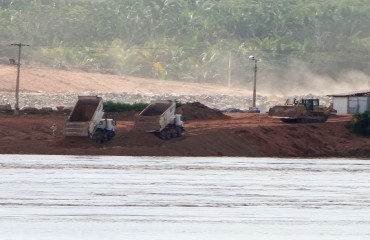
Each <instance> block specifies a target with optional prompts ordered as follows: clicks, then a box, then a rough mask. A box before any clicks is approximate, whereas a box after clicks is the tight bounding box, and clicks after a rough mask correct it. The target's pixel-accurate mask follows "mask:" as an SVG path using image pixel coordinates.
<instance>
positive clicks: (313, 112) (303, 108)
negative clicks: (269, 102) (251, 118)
mask: <svg viewBox="0 0 370 240" xmlns="http://www.w3.org/2000/svg"><path fill="white" fill-rule="evenodd" d="M319 103H320V102H319V99H301V100H300V101H298V100H296V99H294V101H293V103H292V104H291V103H289V100H287V101H286V102H285V104H284V105H276V106H274V107H272V108H270V110H269V111H268V116H269V117H271V118H278V119H280V120H281V121H282V122H286V123H301V122H302V123H310V122H326V120H328V117H329V116H330V115H332V114H335V113H336V111H335V110H334V109H333V107H332V105H331V106H329V107H325V106H322V105H320V104H319Z"/></svg>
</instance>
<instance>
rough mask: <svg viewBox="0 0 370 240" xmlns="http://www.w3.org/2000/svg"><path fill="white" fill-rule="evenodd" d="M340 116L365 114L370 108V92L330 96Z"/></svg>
mask: <svg viewBox="0 0 370 240" xmlns="http://www.w3.org/2000/svg"><path fill="white" fill-rule="evenodd" d="M328 96H329V97H332V98H333V107H334V109H336V110H337V114H338V115H345V114H356V113H363V112H365V111H366V110H368V109H369V107H370V90H366V91H358V92H350V93H340V94H331V95H328Z"/></svg>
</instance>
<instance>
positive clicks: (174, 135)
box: [170, 128, 178, 138]
mask: <svg viewBox="0 0 370 240" xmlns="http://www.w3.org/2000/svg"><path fill="white" fill-rule="evenodd" d="M170 132H171V138H175V137H178V135H177V130H176V129H174V128H172V129H171V130H170Z"/></svg>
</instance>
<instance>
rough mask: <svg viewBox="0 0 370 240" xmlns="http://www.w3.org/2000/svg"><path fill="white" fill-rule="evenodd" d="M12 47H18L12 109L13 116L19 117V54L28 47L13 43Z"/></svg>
mask: <svg viewBox="0 0 370 240" xmlns="http://www.w3.org/2000/svg"><path fill="white" fill-rule="evenodd" d="M11 45H12V46H17V47H18V49H19V50H18V64H17V65H18V66H17V67H18V69H17V82H16V87H15V107H14V115H19V75H20V73H21V52H22V47H23V46H29V45H27V44H22V43H13V44H11Z"/></svg>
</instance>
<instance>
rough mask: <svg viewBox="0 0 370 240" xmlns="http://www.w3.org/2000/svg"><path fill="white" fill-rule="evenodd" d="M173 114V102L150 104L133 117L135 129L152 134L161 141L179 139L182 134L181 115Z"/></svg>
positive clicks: (174, 106)
mask: <svg viewBox="0 0 370 240" xmlns="http://www.w3.org/2000/svg"><path fill="white" fill-rule="evenodd" d="M175 112H176V103H175V101H172V100H164V101H155V102H152V103H150V104H149V105H148V106H147V107H146V108H145V109H144V110H143V111H142V112H141V113H140V114H139V115H137V116H135V129H136V130H137V131H143V132H150V133H154V134H155V135H156V136H157V137H159V138H161V139H163V140H167V139H170V138H175V137H179V136H181V135H182V133H183V132H184V122H183V120H182V115H181V114H176V113H175Z"/></svg>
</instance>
